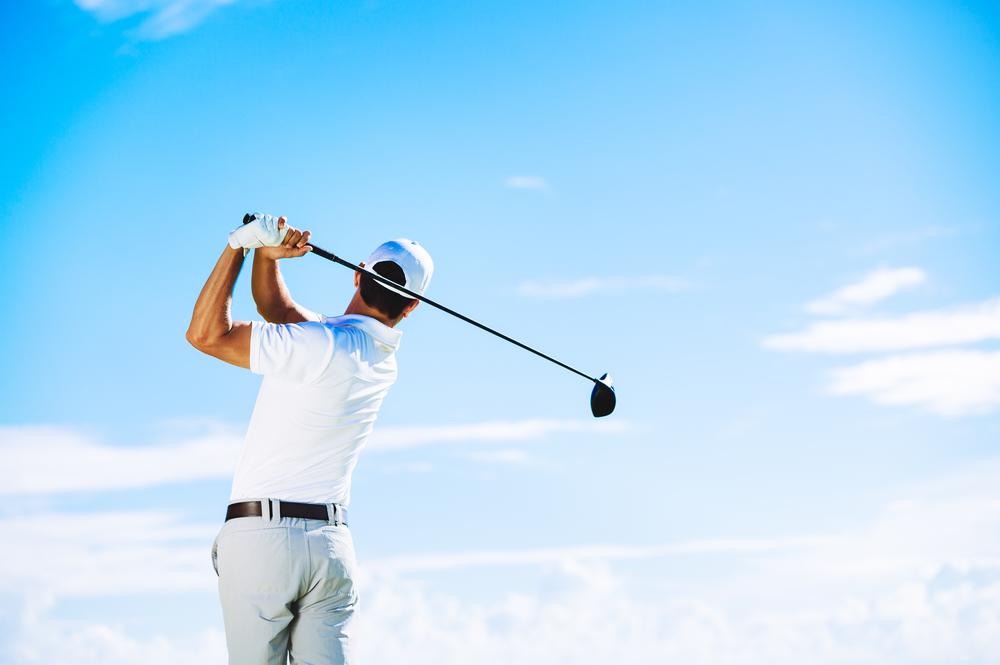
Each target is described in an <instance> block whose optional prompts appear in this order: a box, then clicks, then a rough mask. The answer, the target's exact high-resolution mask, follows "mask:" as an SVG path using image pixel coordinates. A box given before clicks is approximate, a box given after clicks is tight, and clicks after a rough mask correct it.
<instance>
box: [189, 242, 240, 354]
mask: <svg viewBox="0 0 1000 665" xmlns="http://www.w3.org/2000/svg"><path fill="white" fill-rule="evenodd" d="M242 267H243V250H242V249H232V248H230V247H228V246H227V247H226V249H225V250H223V252H222V256H220V257H219V260H218V261H217V262H216V264H215V268H214V269H213V270H212V274H211V275H209V276H208V281H206V282H205V286H204V287H202V289H201V293H200V294H199V295H198V300H197V301H196V302H195V304H194V313H193V314H192V315H191V324H190V325H189V326H188V331H187V339H188V341H189V342H191V344H192V345H194V346H195V347H197V348H203V347H206V346H211V345H212V344H213V343H215V342H217V341H218V340H219V339H221V338H222V337H224V336H226V335H228V334H229V333H230V332H231V331H232V329H233V317H232V302H233V286H234V285H235V284H236V278H237V277H238V276H239V274H240V269H241V268H242Z"/></svg>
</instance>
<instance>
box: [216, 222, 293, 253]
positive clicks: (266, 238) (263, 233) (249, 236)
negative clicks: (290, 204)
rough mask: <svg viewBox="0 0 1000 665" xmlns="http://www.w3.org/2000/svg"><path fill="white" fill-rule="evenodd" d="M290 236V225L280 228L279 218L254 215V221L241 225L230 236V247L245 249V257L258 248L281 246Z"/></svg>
mask: <svg viewBox="0 0 1000 665" xmlns="http://www.w3.org/2000/svg"><path fill="white" fill-rule="evenodd" d="M287 234H288V225H287V224H286V225H285V226H283V227H282V228H280V229H279V228H278V218H277V217H275V216H274V215H262V214H261V213H259V212H255V213H254V214H253V220H252V221H250V222H247V223H246V224H240V225H239V226H237V227H236V228H235V229H233V231H232V232H230V234H229V246H230V247H232V248H233V249H239V248H241V247H242V248H243V255H244V256H246V253H247V252H249V251H250V250H251V249H254V248H257V247H274V246H276V245H280V244H281V241H282V240H284V239H285V235H287Z"/></svg>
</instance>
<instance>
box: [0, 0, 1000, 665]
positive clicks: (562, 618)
mask: <svg viewBox="0 0 1000 665" xmlns="http://www.w3.org/2000/svg"><path fill="white" fill-rule="evenodd" d="M0 19H2V22H3V24H4V25H5V26H9V27H10V29H8V30H7V31H6V39H5V41H4V43H3V45H2V46H0V49H2V52H0V55H2V57H0V85H2V88H3V90H4V91H5V102H6V103H5V104H3V105H2V106H0V148H2V153H3V155H4V157H3V159H2V160H0V219H3V220H4V222H3V224H4V230H5V231H6V236H7V238H8V239H9V240H8V243H9V251H8V252H7V255H6V261H5V262H4V267H3V276H4V278H5V282H6V283H7V285H8V288H7V294H8V307H7V309H6V314H5V315H4V323H5V325H3V326H2V328H0V330H2V332H0V343H2V344H3V346H4V347H5V348H6V349H7V350H8V353H7V355H6V359H5V361H4V364H3V366H4V371H3V373H2V383H0V390H2V395H3V399H2V400H0V446H3V447H4V448H6V449H7V450H6V451H5V452H6V454H5V458H6V459H7V460H8V464H9V466H8V465H5V466H4V467H2V468H3V469H4V470H5V476H7V478H6V479H5V482H4V483H3V485H6V486H7V489H5V490H0V492H2V493H3V494H4V508H3V509H0V521H2V522H3V523H4V524H3V527H4V528H2V529H0V534H2V535H0V538H2V539H3V543H4V549H5V551H8V552H12V553H13V555H12V559H13V563H12V564H10V565H9V566H7V570H6V571H4V572H0V575H2V576H3V584H2V585H0V588H2V589H3V591H2V592H0V593H2V595H3V598H4V600H3V603H2V607H3V608H4V609H3V610H0V654H2V655H0V662H12V663H13V662H18V663H26V662H27V663H30V662H70V661H72V662H76V663H84V664H86V663H89V662H98V661H99V662H101V663H132V662H144V663H151V662H160V661H162V662H177V661H178V660H180V659H184V660H187V661H189V662H205V663H209V662H220V661H221V659H222V654H223V653H224V644H223V641H222V634H221V628H222V623H221V614H220V612H219V610H218V606H217V601H216V597H215V590H214V582H215V577H214V573H213V572H212V569H211V564H210V562H209V557H208V553H209V547H210V545H211V540H212V538H213V537H214V533H215V531H216V529H217V528H218V520H219V517H220V516H221V514H222V507H223V506H224V505H225V502H226V499H227V497H228V491H229V474H230V473H231V469H232V466H233V464H234V463H235V455H237V454H238V450H239V441H240V435H241V433H242V429H243V427H245V422H246V419H247V417H248V416H249V413H250V410H251V407H252V404H253V399H254V396H255V393H256V389H257V386H258V381H257V379H256V378H255V377H253V376H252V375H250V374H249V373H247V372H244V371H241V370H238V369H235V368H231V367H227V366H224V365H222V364H221V363H219V362H217V361H214V360H212V359H210V358H208V357H206V356H202V355H199V354H198V353H197V352H195V351H194V350H193V349H191V348H190V347H188V346H187V345H186V343H185V341H184V337H183V333H184V330H185V328H186V326H187V321H188V318H189V316H190V310H191V307H192V305H193V303H194V299H195V297H196V295H197V292H198V290H199V288H200V286H201V284H202V282H203V281H204V279H205V277H206V276H207V274H208V272H209V270H210V269H211V266H212V263H213V262H214V260H215V258H216V257H217V255H218V253H219V252H220V251H221V248H222V247H223V243H224V242H225V234H226V233H227V232H228V231H229V230H230V229H231V228H232V227H233V226H235V225H236V224H238V223H239V220H240V218H241V217H242V214H243V213H244V212H246V211H249V210H262V211H266V212H272V213H276V214H285V215H287V216H288V217H289V219H290V221H291V223H292V224H295V225H298V226H301V227H304V228H309V229H311V230H312V231H313V234H314V236H313V237H314V239H315V241H316V242H317V244H319V245H321V246H323V247H325V248H327V249H330V250H333V251H336V252H337V253H339V254H341V255H343V256H345V257H346V258H349V259H354V260H361V259H363V258H364V257H365V256H366V255H367V253H368V252H369V251H370V250H371V249H372V248H373V247H374V246H375V245H377V244H378V243H380V242H381V241H383V240H385V239H387V238H391V237H397V236H408V237H412V238H415V239H418V240H420V241H421V242H422V243H423V244H424V245H425V246H427V247H428V249H429V250H430V252H431V253H432V255H433V256H434V258H435V262H436V265H437V271H436V274H435V276H434V280H433V283H432V285H431V295H432V297H435V298H436V299H438V300H440V301H441V302H444V303H446V304H449V305H451V306H453V307H455V308H457V309H459V310H460V311H462V312H465V313H467V314H469V315H471V316H473V317H475V318H477V319H480V320H482V321H484V322H486V323H488V324H491V325H495V326H496V327H498V328H500V329H501V330H503V331H505V332H508V333H509V334H512V335H514V336H515V337H517V338H519V339H522V340H523V341H525V342H527V343H529V344H532V345H534V346H537V347H538V348H540V349H542V350H544V351H546V352H548V353H551V354H553V355H555V356H557V357H559V358H560V359H563V360H565V361H566V362H568V363H570V364H572V365H574V366H577V367H580V368H582V369H584V370H585V371H589V372H592V373H594V374H599V373H601V372H604V371H611V372H612V374H613V375H614V377H615V380H616V384H617V386H618V394H619V407H618V410H617V411H616V413H615V414H614V416H612V417H611V418H609V419H606V420H603V421H594V420H592V419H590V417H589V411H588V407H587V396H588V394H589V388H588V386H587V385H586V384H585V383H584V382H583V381H581V380H580V379H579V378H578V377H574V376H572V375H570V374H568V373H565V372H562V371H561V370H559V369H558V368H555V367H552V366H549V365H548V364H546V363H544V362H543V361H540V360H539V359H537V358H534V357H532V356H530V355H529V354H526V353H523V352H522V351H519V350H517V349H515V348H513V347H511V346H509V345H506V344H504V343H502V342H500V341H499V340H496V339H494V338H492V337H489V336H487V335H483V334H482V333H479V332H477V331H475V330H474V329H471V328H470V327H468V326H465V325H464V324H461V323H460V322H457V321H455V320H452V319H450V317H447V316H445V315H443V314H441V313H439V312H435V311H433V310H431V309H430V308H426V309H419V310H417V313H416V314H415V315H414V316H413V317H411V318H410V319H408V320H407V321H406V323H405V325H404V326H403V328H402V329H403V331H404V336H403V341H402V346H401V351H400V357H399V362H400V368H401V370H400V379H399V382H398V384H397V386H396V387H395V388H394V389H393V392H392V393H391V395H390V397H389V398H388V399H387V401H386V403H385V406H384V408H383V411H382V415H381V417H380V421H379V426H378V428H377V433H376V435H375V438H374V439H373V441H372V445H371V447H370V450H368V451H367V452H366V453H365V455H364V457H363V458H362V462H361V464H360V466H359V468H358V470H357V472H356V475H355V483H354V497H353V503H352V515H353V519H354V524H353V525H352V529H353V531H354V534H355V539H356V541H357V547H358V551H359V555H360V557H361V563H362V567H363V568H364V569H365V570H366V573H365V575H366V576H367V577H366V591H367V594H366V609H365V614H364V621H365V626H366V634H367V636H368V637H367V638H366V641H365V644H366V646H365V647H364V653H365V654H366V656H367V662H372V663H390V662H392V663H423V662H434V663H446V664H447V663H452V662H455V663H458V662H463V663H464V662H479V663H492V662H512V661H517V662H524V663H535V662H537V663H553V662H565V661H569V660H574V661H575V662H580V663H589V662H608V661H614V662H626V663H646V662H648V663H660V662H687V663H700V662H705V663H708V662H723V661H727V659H728V661H731V662H736V663H769V664H771V663H783V662H788V663H801V662H805V660H808V661H809V662H847V661H848V660H849V659H850V662H858V663H869V662H871V663H886V662H894V663H911V662H913V663H915V662H921V663H925V662H932V663H949V664H953V663H986V662H995V660H993V661H991V660H990V658H993V659H995V658H996V656H995V654H996V653H1000V643H998V641H997V640H998V638H997V636H998V635H1000V601H998V600H997V599H998V598H1000V560H998V559H997V558H996V552H997V551H998V550H997V548H998V547H1000V539H998V536H997V531H996V524H997V519H998V518H1000V515H998V513H997V506H998V505H1000V493H998V491H997V490H996V487H998V486H1000V483H998V482H997V480H998V477H1000V476H998V473H1000V458H998V454H997V449H996V441H997V440H1000V436H998V435H1000V418H998V412H1000V349H998V347H997V340H998V339H1000V300H998V298H1000V292H998V290H1000V279H998V278H1000V268H998V267H997V260H996V256H997V247H1000V194H998V193H997V188H996V182H997V177H998V175H1000V123H998V122H997V118H1000V92H998V91H1000V15H998V10H997V8H996V6H995V5H991V4H990V3H955V2H952V3H943V2H928V3H920V4H919V6H909V5H904V4H902V3H889V2H878V3H825V4H820V3H812V4H811V5H810V6H808V7H807V6H803V5H801V3H779V2H756V3H641V2H637V3H632V2H617V3H597V2H573V3H569V2H565V3H544V4H543V5H542V6H539V5H538V4H537V3H519V2H515V3H497V4H489V5H488V4H485V3H456V2H433V3H403V2H377V1H368V2H347V1H344V2H307V1H305V0H300V1H294V2H293V1H290V0H286V1H282V0H274V1H272V2H263V1H252V2H246V1H239V0H236V1H233V2H213V1H212V0H147V1H142V0H78V1H77V2H76V3H73V2H69V1H56V0H48V1H46V2H40V3H4V4H3V5H2V7H0ZM283 269H284V272H285V275H286V279H287V281H288V283H289V285H290V287H291V290H292V292H293V294H294V295H295V297H296V298H297V299H298V300H299V301H300V302H302V303H303V304H305V305H307V306H309V307H311V308H313V309H316V310H318V311H321V312H324V313H326V314H337V313H340V312H341V311H342V310H343V307H344V306H345V305H346V303H347V301H348V299H349V297H350V294H351V281H350V280H351V275H350V274H349V273H348V272H347V271H345V270H343V269H342V268H340V267H338V266H334V265H331V264H329V263H327V262H324V261H321V260H320V259H318V258H316V257H305V258H304V259H302V260H296V261H289V262H286V264H285V265H284V267H283ZM245 277H246V275H244V278H245ZM235 311H236V315H237V316H239V317H241V318H251V317H253V316H254V310H253V305H252V302H251V300H250V295H249V287H248V285H247V283H246V280H245V279H243V280H241V282H240V283H239V284H238V285H237V291H236V299H235ZM25 321H30V322H31V323H32V325H31V326H30V328H29V329H28V330H26V327H25V325H24V322H25ZM29 330H30V332H29ZM40 563H41V565H39V564H40ZM88 659H90V660H88ZM804 659H805V660H804Z"/></svg>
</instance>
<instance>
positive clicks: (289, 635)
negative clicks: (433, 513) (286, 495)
mask: <svg viewBox="0 0 1000 665" xmlns="http://www.w3.org/2000/svg"><path fill="white" fill-rule="evenodd" d="M265 501H267V500H266V499H265ZM270 503H271V504H272V506H273V509H272V511H271V513H272V517H271V518H270V519H268V518H267V517H238V518H236V519H232V520H229V521H228V522H226V523H224V524H223V525H222V528H221V529H220V530H219V534H218V535H217V536H216V538H215V542H214V543H213V544H212V563H213V565H214V566H215V572H216V573H217V574H218V576H219V600H220V602H221V604H222V615H223V619H224V621H225V626H226V645H227V647H228V649H229V662H230V665H285V663H286V658H287V659H289V660H290V662H291V663H293V664H301V665H307V664H308V665H350V664H351V663H353V662H354V661H353V658H352V656H351V620H352V619H353V617H354V614H355V610H356V608H357V605H358V590H357V587H356V585H355V579H356V569H357V563H356V560H355V555H354V542H353V540H352V539H351V532H350V531H349V530H348V528H347V526H346V525H336V526H335V525H334V524H333V523H331V522H329V521H325V520H313V519H301V518H296V517H281V516H280V515H279V514H277V506H278V502H277V501H271V502H270ZM266 514H267V511H265V515H266Z"/></svg>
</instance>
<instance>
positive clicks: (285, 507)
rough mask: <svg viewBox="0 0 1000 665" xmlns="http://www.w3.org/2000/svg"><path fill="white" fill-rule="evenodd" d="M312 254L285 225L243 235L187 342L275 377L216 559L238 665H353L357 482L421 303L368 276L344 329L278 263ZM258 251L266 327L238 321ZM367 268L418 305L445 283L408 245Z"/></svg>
mask: <svg viewBox="0 0 1000 665" xmlns="http://www.w3.org/2000/svg"><path fill="white" fill-rule="evenodd" d="M308 241H309V231H305V232H301V231H299V230H297V229H293V228H291V227H289V226H288V225H287V224H286V221H285V218H284V217H280V218H275V217H272V216H270V215H255V216H254V218H253V221H251V222H250V223H249V224H246V225H243V226H240V227H239V228H237V229H236V230H235V231H233V232H232V233H231V234H230V236H229V246H228V247H227V248H226V249H225V250H224V251H223V253H222V256H221V257H220V258H219V260H218V262H217V263H216V265H215V269H214V270H213V271H212V274H211V275H210V276H209V278H208V281H207V282H206V283H205V286H204V288H203V289H202V291H201V294H200V295H199V296H198V301H197V302H196V303H195V306H194V314H193V315H192V317H191V325H190V327H189V328H188V331H187V339H188V341H189V342H190V343H191V344H192V345H193V346H194V347H195V348H197V349H198V350H200V351H202V352H204V353H207V354H208V355H211V356H215V357H216V358H219V359H220V360H224V361H226V362H228V363H231V364H233V365H237V366H239V367H247V368H249V369H250V371H252V372H254V373H257V374H262V375H263V376H264V379H263V381H262V383H261V386H260V392H259V394H258V396H257V403H256V406H255V407H254V411H253V415H252V416H251V418H250V425H249V427H248V429H247V434H246V440H245V443H244V448H243V453H242V455H241V457H240V460H239V463H238V465H237V468H236V474H235V477H234V479H233V487H232V493H231V495H230V503H229V506H228V509H227V511H226V521H225V522H224V524H223V526H222V528H221V529H220V531H219V534H218V536H217V537H216V539H215V543H214V544H213V546H212V559H213V563H214V565H215V568H216V573H217V574H218V576H219V597H220V601H221V604H222V611H223V617H224V620H225V627H226V643H227V646H228V648H229V662H230V663H231V664H233V665H257V664H258V663H259V664H261V665H275V664H284V663H285V662H286V657H290V659H291V662H292V663H309V664H311V665H312V664H316V665H318V664H327V663H338V664H341V663H350V662H352V657H351V648H352V645H351V620H352V618H353V616H354V613H355V609H356V607H357V603H358V592H357V588H356V586H355V566H356V564H355V556H354V544H353V541H352V540H351V534H350V531H348V529H347V505H348V503H349V502H350V489H351V472H352V471H353V470H354V466H355V464H356V463H357V458H358V454H359V452H360V450H361V448H362V447H363V446H364V444H365V441H366V439H367V438H368V435H369V434H370V433H371V430H372V425H373V423H374V422H375V418H376V415H377V414H378V410H379V407H380V406H381V404H382V400H383V399H384V398H385V395H386V393H387V392H388V390H389V387H390V386H391V385H392V384H393V382H394V381H395V380H396V349H397V348H398V347H399V339H400V336H401V333H400V332H399V331H398V330H396V329H395V328H396V326H397V325H398V324H399V322H400V321H402V320H403V319H404V318H406V317H407V316H408V315H409V314H410V313H411V312H412V311H413V309H414V308H415V307H416V306H417V305H418V304H419V302H420V301H419V300H415V299H411V298H409V297H407V296H405V295H403V294H402V293H401V292H399V291H396V290H394V289H392V287H389V286H385V285H382V284H380V283H379V282H377V281H376V280H374V279H372V278H371V277H370V276H369V275H368V273H367V272H365V273H360V272H358V273H355V274H354V287H355V292H354V296H353V298H352V299H351V301H350V304H348V306H347V310H346V311H345V312H344V315H343V316H338V317H333V318H327V317H323V316H321V315H319V314H316V313H314V312H312V311H310V310H307V309H305V308H303V307H302V306H300V305H299V304H298V303H296V302H295V301H294V300H293V299H292V298H291V296H290V295H289V293H288V289H287V288H285V284H284V281H283V280H282V278H281V273H280V271H279V270H278V260H280V259H286V258H293V257H299V256H303V255H305V254H306V253H308V252H309V251H310V249H311V247H310V246H309V244H308ZM250 249H254V250H255V251H254V260H253V275H252V289H253V296H254V300H255V301H256V303H257V310H258V311H259V312H260V314H261V315H262V316H263V317H264V318H265V319H266V320H267V321H268V323H263V322H259V321H254V322H252V323H251V322H247V321H233V320H232V317H231V313H230V310H231V303H232V292H233V285H234V284H235V282H236V277H237V276H238V275H239V272H240V268H241V267H242V265H243V258H244V256H245V254H246V252H248V251H249V250H250ZM365 265H366V264H365V263H361V264H360V266H361V267H362V268H364V269H365V270H366V271H368V270H373V271H374V272H377V273H379V274H381V275H383V276H384V277H386V278H387V279H390V280H392V281H393V282H395V283H397V284H400V285H402V286H405V287H406V288H408V289H410V290H412V291H414V292H415V293H418V294H421V295H422V294H423V293H424V291H425V290H426V289H427V285H428V283H429V282H430V278H431V273H432V272H433V270H434V265H433V262H432V261H431V257H430V255H429V254H428V253H427V251H426V250H425V249H424V248H423V247H421V246H420V245H419V244H417V243H415V242H413V241H410V240H406V239H399V240H394V241H390V242H387V243H384V244H382V245H380V246H379V247H378V248H377V249H376V250H375V251H374V252H373V253H372V255H371V256H370V257H369V259H368V261H367V266H368V267H365Z"/></svg>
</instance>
